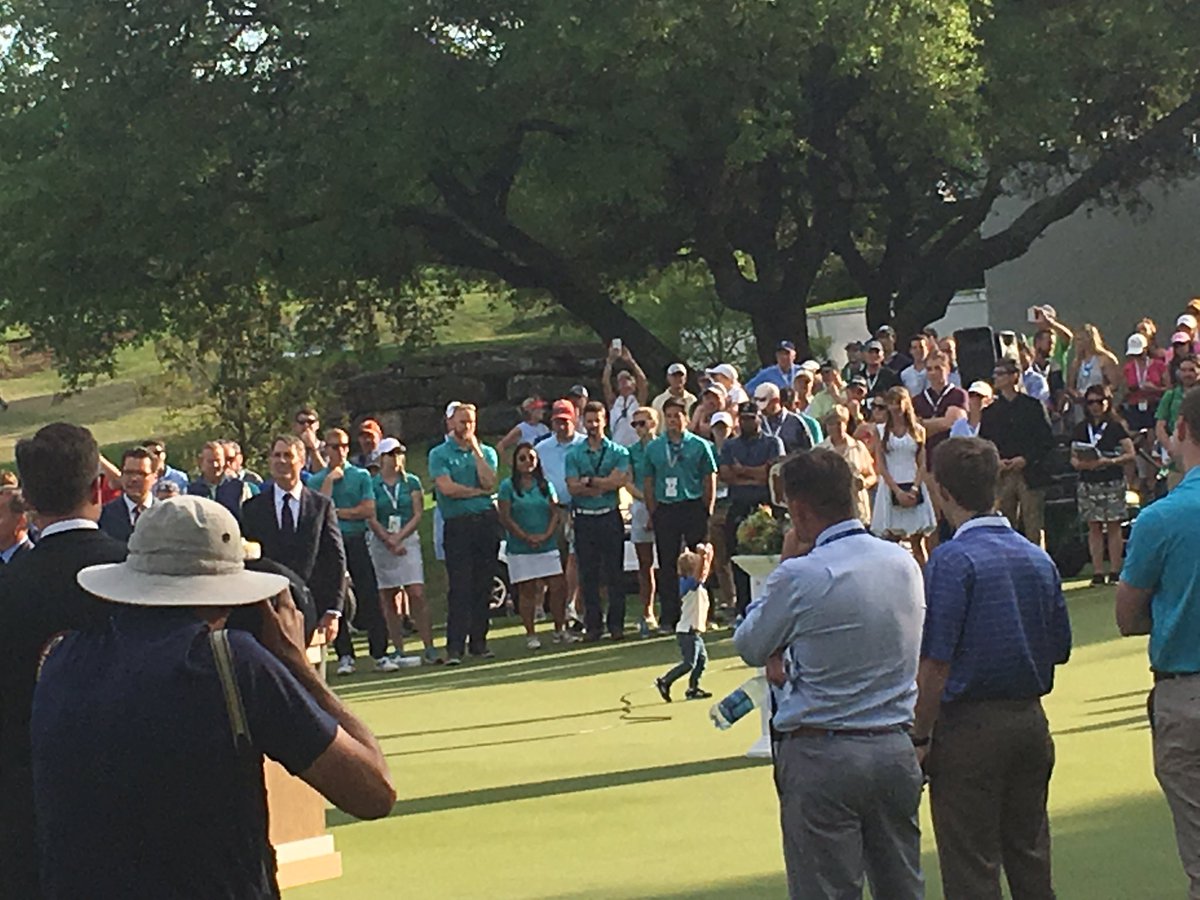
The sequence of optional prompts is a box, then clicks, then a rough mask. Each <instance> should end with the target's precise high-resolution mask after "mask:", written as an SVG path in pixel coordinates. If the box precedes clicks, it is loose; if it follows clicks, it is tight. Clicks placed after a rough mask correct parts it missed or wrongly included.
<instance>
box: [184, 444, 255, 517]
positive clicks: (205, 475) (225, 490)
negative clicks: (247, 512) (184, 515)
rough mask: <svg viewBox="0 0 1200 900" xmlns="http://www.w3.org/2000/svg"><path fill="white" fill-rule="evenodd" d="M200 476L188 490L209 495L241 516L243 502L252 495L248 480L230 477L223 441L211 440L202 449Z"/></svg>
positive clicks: (197, 494) (204, 495) (210, 498)
mask: <svg viewBox="0 0 1200 900" xmlns="http://www.w3.org/2000/svg"><path fill="white" fill-rule="evenodd" d="M199 463H200V477H199V478H197V479H196V480H195V481H193V482H191V483H189V484H188V486H187V492H188V493H189V494H192V495H193V496H196V497H207V498H208V499H209V500H215V501H217V502H218V503H220V504H221V505H222V506H223V507H225V508H226V509H227V510H229V511H230V512H231V513H233V514H234V515H235V516H240V515H241V513H242V502H243V501H245V500H246V499H247V498H248V497H249V496H250V490H249V488H248V487H247V486H246V482H244V481H242V479H240V478H230V477H229V476H228V475H227V474H226V472H225V445H224V444H223V443H222V442H221V441H209V442H208V443H207V444H205V445H204V447H203V448H201V450H200V459H199Z"/></svg>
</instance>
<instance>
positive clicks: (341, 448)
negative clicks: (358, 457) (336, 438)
mask: <svg viewBox="0 0 1200 900" xmlns="http://www.w3.org/2000/svg"><path fill="white" fill-rule="evenodd" d="M327 446H330V447H336V448H338V449H339V450H349V449H350V445H349V444H328V445H327Z"/></svg>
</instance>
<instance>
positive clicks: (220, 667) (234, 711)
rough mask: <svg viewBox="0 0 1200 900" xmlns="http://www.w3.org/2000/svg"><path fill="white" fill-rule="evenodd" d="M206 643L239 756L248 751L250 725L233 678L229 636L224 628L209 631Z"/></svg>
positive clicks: (235, 679)
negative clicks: (210, 651) (223, 697)
mask: <svg viewBox="0 0 1200 900" xmlns="http://www.w3.org/2000/svg"><path fill="white" fill-rule="evenodd" d="M208 643H209V646H211V647H212V654H213V662H215V663H216V666H217V677H218V678H219V679H220V680H221V693H223V694H224V695H225V711H226V713H228V715H229V730H230V734H231V735H232V736H233V746H234V749H236V750H237V751H238V753H239V754H241V753H244V752H245V751H247V750H249V749H250V744H251V741H250V723H249V722H248V721H247V720H246V707H245V706H244V705H243V704H242V691H241V688H239V687H238V683H237V678H236V677H235V676H234V671H233V649H232V648H231V647H230V646H229V634H228V632H226V631H225V629H224V628H220V629H217V630H214V631H210V632H209V633H208Z"/></svg>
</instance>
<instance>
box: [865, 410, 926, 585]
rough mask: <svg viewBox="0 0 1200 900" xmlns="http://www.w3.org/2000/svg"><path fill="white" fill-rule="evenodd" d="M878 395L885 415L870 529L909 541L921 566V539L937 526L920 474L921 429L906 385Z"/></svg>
mask: <svg viewBox="0 0 1200 900" xmlns="http://www.w3.org/2000/svg"><path fill="white" fill-rule="evenodd" d="M883 400H884V405H885V408H886V410H887V419H886V421H885V422H884V424H883V432H882V434H881V435H880V437H879V444H878V447H877V448H876V450H875V469H876V471H877V472H878V473H879V479H880V485H879V490H878V491H876V493H875V511H874V513H873V514H872V516H871V531H873V532H875V534H877V535H879V536H880V537H883V538H886V539H887V540H892V541H901V540H909V541H910V543H911V546H912V553H913V556H914V557H915V558H916V560H917V562H918V563H920V564H921V565H924V564H925V542H924V541H923V540H922V538H923V537H924V536H925V535H927V534H929V533H931V532H932V531H933V530H934V529H935V528H937V517H936V515H935V514H934V511H933V502H932V500H931V499H930V496H929V486H928V484H927V483H926V479H925V471H926V469H925V429H924V428H923V427H921V423H920V422H918V421H917V414H916V412H915V411H914V410H913V405H912V397H911V396H909V393H908V391H907V390H905V389H904V388H902V387H894V388H891V389H890V390H888V392H887V393H886V394H884V395H883Z"/></svg>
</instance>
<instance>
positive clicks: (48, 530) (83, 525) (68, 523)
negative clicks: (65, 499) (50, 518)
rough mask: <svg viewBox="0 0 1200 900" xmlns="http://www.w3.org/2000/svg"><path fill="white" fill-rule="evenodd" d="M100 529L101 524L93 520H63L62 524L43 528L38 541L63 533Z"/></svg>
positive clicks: (58, 523)
mask: <svg viewBox="0 0 1200 900" xmlns="http://www.w3.org/2000/svg"><path fill="white" fill-rule="evenodd" d="M99 528H100V525H99V523H97V522H96V521H94V520H93V519H63V520H62V521H61V522H55V523H53V524H51V525H47V526H46V527H45V528H43V529H42V530H41V533H40V534H39V535H38V540H39V541H40V540H41V539H42V538H47V537H50V535H52V534H59V533H60V532H63V531H98V530H99Z"/></svg>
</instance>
